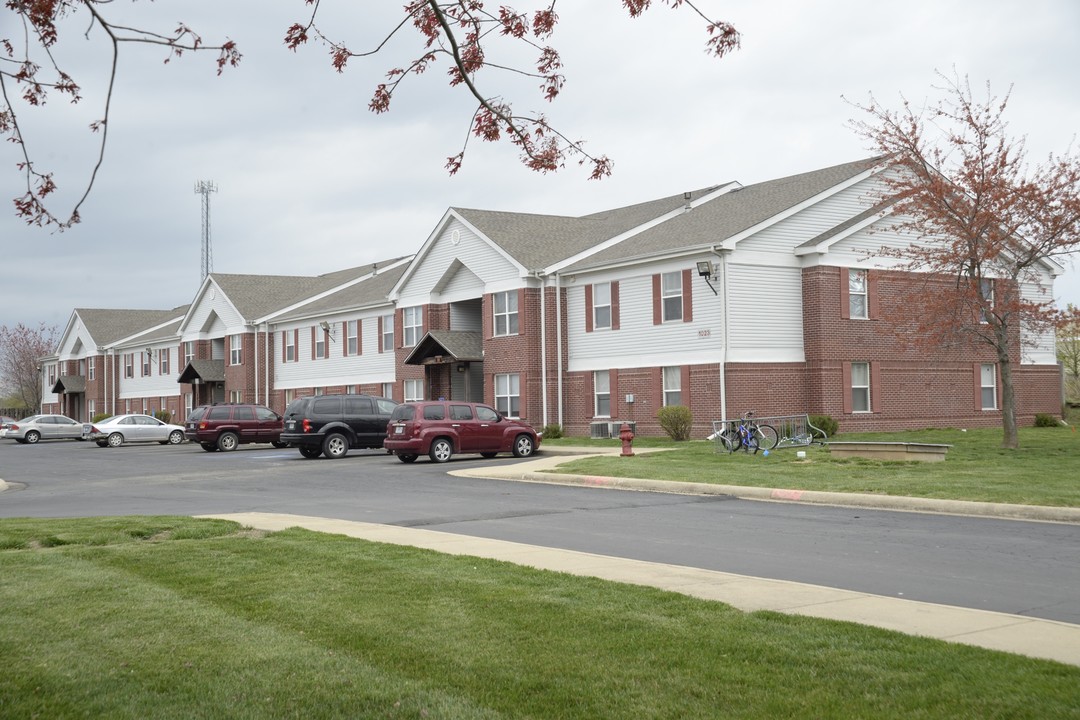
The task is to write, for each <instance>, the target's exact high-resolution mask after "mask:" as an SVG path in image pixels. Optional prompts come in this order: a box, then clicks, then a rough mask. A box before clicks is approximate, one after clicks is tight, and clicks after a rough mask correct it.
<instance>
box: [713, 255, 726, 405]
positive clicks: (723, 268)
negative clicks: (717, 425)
mask: <svg viewBox="0 0 1080 720" xmlns="http://www.w3.org/2000/svg"><path fill="white" fill-rule="evenodd" d="M712 252H713V254H715V255H716V256H717V257H718V258H720V278H721V282H722V283H724V313H723V317H724V352H723V353H722V354H721V356H720V419H721V420H727V419H728V414H727V364H728V344H729V341H730V334H729V333H728V328H729V327H730V326H731V322H730V319H731V317H730V312H729V308H730V307H731V296H730V290H729V287H730V286H729V284H728V264H727V253H726V252H717V251H716V248H715V247H714V248H713V249H712Z"/></svg>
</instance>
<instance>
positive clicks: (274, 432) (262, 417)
mask: <svg viewBox="0 0 1080 720" xmlns="http://www.w3.org/2000/svg"><path fill="white" fill-rule="evenodd" d="M184 435H185V437H187V439H188V440H190V441H191V442H197V443H199V445H201V446H202V449H203V450H205V451H207V452H214V451H215V450H222V451H225V452H228V451H229V450H235V449H236V446H237V445H245V444H247V443H270V444H271V445H273V446H274V447H279V448H283V447H285V446H286V443H284V442H282V441H281V416H280V415H278V414H277V413H276V412H274V411H273V410H271V409H270V408H268V407H263V406H262V405H250V404H246V403H235V404H234V403H218V404H216V405H200V406H199V407H197V408H194V409H192V411H191V412H190V413H188V416H187V420H186V421H185V422H184Z"/></svg>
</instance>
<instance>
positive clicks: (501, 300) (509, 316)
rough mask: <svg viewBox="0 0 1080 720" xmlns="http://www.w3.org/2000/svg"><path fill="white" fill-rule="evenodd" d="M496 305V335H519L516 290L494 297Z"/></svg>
mask: <svg viewBox="0 0 1080 720" xmlns="http://www.w3.org/2000/svg"><path fill="white" fill-rule="evenodd" d="M492 299H493V302H494V305H495V335H517V334H518V294H517V291H516V290H511V291H509V292H500V293H495V294H494V295H492Z"/></svg>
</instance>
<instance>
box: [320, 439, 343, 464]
mask: <svg viewBox="0 0 1080 720" xmlns="http://www.w3.org/2000/svg"><path fill="white" fill-rule="evenodd" d="M322 451H323V455H325V456H326V457H328V458H330V459H331V460H337V459H338V458H343V457H345V454H346V453H347V452H349V439H348V438H347V437H345V436H344V435H342V434H341V433H331V434H330V435H327V436H326V439H325V440H323V444H322Z"/></svg>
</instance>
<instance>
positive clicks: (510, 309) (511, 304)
mask: <svg viewBox="0 0 1080 720" xmlns="http://www.w3.org/2000/svg"><path fill="white" fill-rule="evenodd" d="M492 302H493V303H494V312H495V328H494V334H495V335H496V336H500V335H517V334H518V294H517V291H516V290H510V291H508V292H499V293H495V294H494V295H492ZM496 409H498V408H496Z"/></svg>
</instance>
